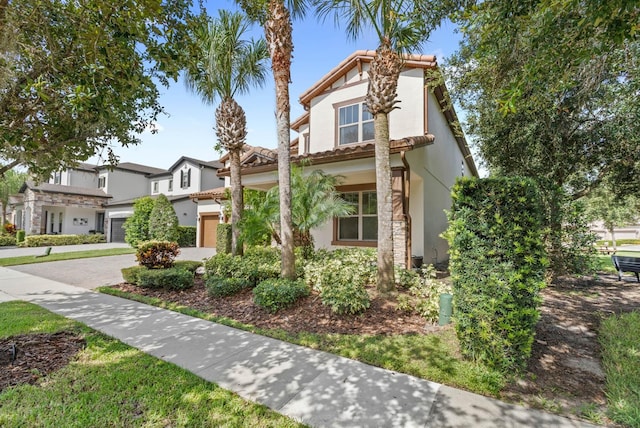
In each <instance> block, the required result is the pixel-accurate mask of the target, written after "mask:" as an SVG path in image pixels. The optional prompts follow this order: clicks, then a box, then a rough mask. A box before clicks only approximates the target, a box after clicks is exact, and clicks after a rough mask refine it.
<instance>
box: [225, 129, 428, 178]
mask: <svg viewBox="0 0 640 428" xmlns="http://www.w3.org/2000/svg"><path fill="white" fill-rule="evenodd" d="M434 141H435V137H434V136H433V135H431V134H428V135H419V136H415V137H407V138H402V139H400V140H391V141H390V143H389V149H390V150H389V151H390V153H400V152H402V151H409V150H413V149H416V148H418V147H423V146H426V145H429V144H433V142H434ZM374 156H375V144H374V143H373V142H372V143H366V144H350V145H347V146H340V147H336V148H335V149H333V150H327V151H324V152H316V153H305V154H303V155H298V156H291V162H292V163H300V162H302V161H309V162H310V163H311V164H313V165H320V164H325V163H332V162H342V161H347V160H353V159H364V158H371V157H374ZM277 165H278V158H277V156H276V157H272V158H255V159H253V161H252V162H250V163H245V164H243V165H242V173H243V174H254V173H259V172H265V171H273V170H275V169H277ZM218 175H219V176H228V175H229V168H223V169H219V170H218Z"/></svg>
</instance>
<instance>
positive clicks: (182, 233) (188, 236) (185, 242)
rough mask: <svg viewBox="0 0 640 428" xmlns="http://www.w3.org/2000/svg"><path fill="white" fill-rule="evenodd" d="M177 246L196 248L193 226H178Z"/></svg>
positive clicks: (194, 228)
mask: <svg viewBox="0 0 640 428" xmlns="http://www.w3.org/2000/svg"><path fill="white" fill-rule="evenodd" d="M178 245H180V246H181V247H195V246H196V227H195V226H178Z"/></svg>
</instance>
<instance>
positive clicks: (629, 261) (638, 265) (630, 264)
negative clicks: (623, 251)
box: [611, 256, 640, 282]
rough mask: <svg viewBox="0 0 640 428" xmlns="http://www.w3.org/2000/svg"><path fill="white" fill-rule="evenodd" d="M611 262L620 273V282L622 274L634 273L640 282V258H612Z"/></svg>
mask: <svg viewBox="0 0 640 428" xmlns="http://www.w3.org/2000/svg"><path fill="white" fill-rule="evenodd" d="M611 260H612V261H613V265H614V266H615V267H616V270H617V271H618V281H622V272H633V273H635V274H636V279H637V280H638V282H640V257H629V256H611Z"/></svg>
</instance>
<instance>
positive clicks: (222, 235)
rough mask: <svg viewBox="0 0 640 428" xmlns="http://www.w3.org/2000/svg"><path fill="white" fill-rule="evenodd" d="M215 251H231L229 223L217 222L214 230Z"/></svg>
mask: <svg viewBox="0 0 640 428" xmlns="http://www.w3.org/2000/svg"><path fill="white" fill-rule="evenodd" d="M216 253H218V254H229V253H231V223H219V224H218V228H217V230H216Z"/></svg>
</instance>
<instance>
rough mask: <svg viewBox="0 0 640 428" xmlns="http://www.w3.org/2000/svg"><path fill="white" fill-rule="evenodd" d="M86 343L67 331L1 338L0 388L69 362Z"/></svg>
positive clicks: (35, 378) (32, 380)
mask: <svg viewBox="0 0 640 428" xmlns="http://www.w3.org/2000/svg"><path fill="white" fill-rule="evenodd" d="M84 346H85V341H84V339H83V338H82V337H81V336H78V335H77V334H74V333H70V332H65V331H63V332H58V333H53V334H45V333H39V334H22V335H19V336H12V337H9V338H7V339H2V340H0V392H1V391H2V390H4V389H5V388H8V387H10V386H14V385H20V384H24V383H30V384H35V383H36V382H37V381H38V380H39V379H40V378H42V377H44V376H46V375H48V374H49V373H52V372H54V371H56V370H59V369H61V368H62V367H64V366H66V365H67V364H69V361H71V359H73V358H74V357H75V355H76V354H77V353H78V351H80V350H81V349H82V348H84Z"/></svg>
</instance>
